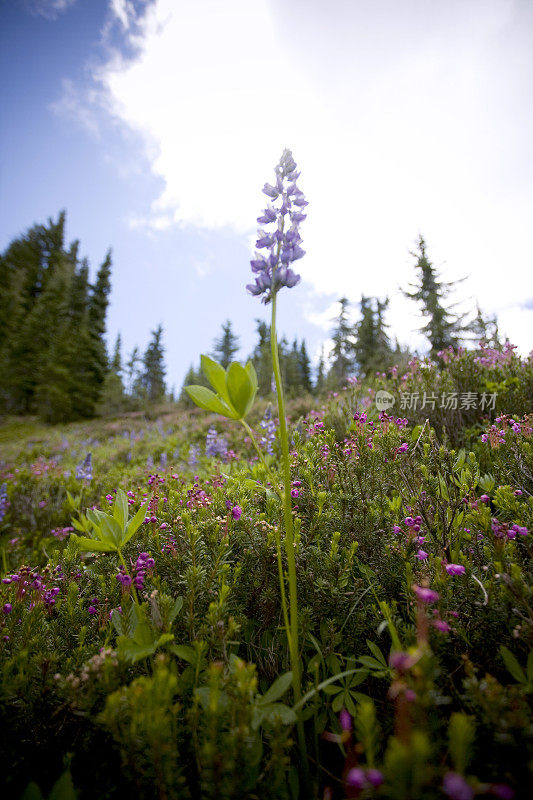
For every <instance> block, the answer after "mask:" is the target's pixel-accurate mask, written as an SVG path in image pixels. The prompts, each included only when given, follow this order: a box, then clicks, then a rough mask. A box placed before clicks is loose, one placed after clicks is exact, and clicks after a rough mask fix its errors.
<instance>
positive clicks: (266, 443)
mask: <svg viewBox="0 0 533 800" xmlns="http://www.w3.org/2000/svg"><path fill="white" fill-rule="evenodd" d="M259 425H260V427H261V428H262V429H263V431H264V434H263V436H261V447H263V448H264V450H266V452H267V453H268V454H269V455H273V454H274V449H273V444H274V441H275V439H276V428H277V425H276V423H275V421H274V418H273V417H272V408H271V407H270V405H269V406H267V409H266V411H265V415H264V417H263V419H262V420H261V422H260V423H259Z"/></svg>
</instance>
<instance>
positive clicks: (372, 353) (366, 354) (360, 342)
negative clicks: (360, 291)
mask: <svg viewBox="0 0 533 800" xmlns="http://www.w3.org/2000/svg"><path fill="white" fill-rule="evenodd" d="M388 304H389V300H388V298H385V300H379V299H378V298H375V297H374V298H372V297H365V295H361V304H360V309H361V319H360V320H359V322H357V323H356V324H355V327H354V331H355V337H356V338H355V344H354V352H355V358H356V362H357V365H358V368H359V372H360V374H362V375H370V374H371V373H372V372H375V371H382V370H385V369H387V367H388V366H390V363H391V354H392V351H391V346H390V341H389V337H388V335H387V330H386V329H387V327H388V326H387V325H386V323H385V311H386V309H387V307H388Z"/></svg>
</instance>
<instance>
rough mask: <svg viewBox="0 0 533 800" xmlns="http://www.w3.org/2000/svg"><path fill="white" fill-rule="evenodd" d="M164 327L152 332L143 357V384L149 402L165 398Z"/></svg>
mask: <svg viewBox="0 0 533 800" xmlns="http://www.w3.org/2000/svg"><path fill="white" fill-rule="evenodd" d="M162 337H163V327H162V325H159V326H158V327H157V328H156V330H155V331H152V339H151V340H150V342H149V344H148V347H147V348H146V351H145V353H144V356H143V367H144V370H143V374H142V383H143V386H144V389H145V392H146V397H147V399H148V400H151V401H152V402H153V401H156V400H161V399H162V398H163V397H164V396H165V391H166V387H165V372H166V370H165V364H164V352H165V351H164V348H163V343H162V341H161V340H162Z"/></svg>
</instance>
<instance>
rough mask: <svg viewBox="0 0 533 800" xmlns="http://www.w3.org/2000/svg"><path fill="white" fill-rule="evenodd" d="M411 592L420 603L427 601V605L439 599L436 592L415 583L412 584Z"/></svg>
mask: <svg viewBox="0 0 533 800" xmlns="http://www.w3.org/2000/svg"><path fill="white" fill-rule="evenodd" d="M413 592H414V593H415V595H416V596H417V597H418V599H419V600H421V601H422V603H427V604H428V605H431V604H432V603H436V602H437V600H438V599H439V594H438V592H435V591H433V589H427V588H426V587H425V586H417V584H416V583H415V584H414V585H413Z"/></svg>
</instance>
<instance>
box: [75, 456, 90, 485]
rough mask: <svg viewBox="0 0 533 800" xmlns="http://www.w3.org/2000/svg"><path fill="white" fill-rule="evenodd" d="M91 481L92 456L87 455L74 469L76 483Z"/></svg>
mask: <svg viewBox="0 0 533 800" xmlns="http://www.w3.org/2000/svg"><path fill="white" fill-rule="evenodd" d="M92 479H93V466H92V454H91V453H87V455H86V456H85V458H84V460H83V461H82V462H81V464H78V466H77V467H76V480H77V481H87V482H89V481H92Z"/></svg>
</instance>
